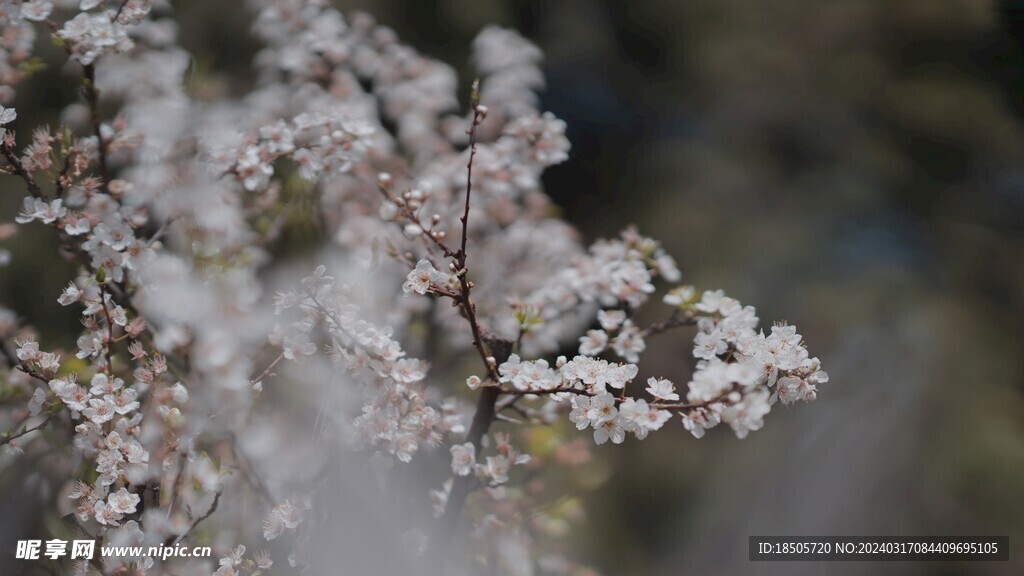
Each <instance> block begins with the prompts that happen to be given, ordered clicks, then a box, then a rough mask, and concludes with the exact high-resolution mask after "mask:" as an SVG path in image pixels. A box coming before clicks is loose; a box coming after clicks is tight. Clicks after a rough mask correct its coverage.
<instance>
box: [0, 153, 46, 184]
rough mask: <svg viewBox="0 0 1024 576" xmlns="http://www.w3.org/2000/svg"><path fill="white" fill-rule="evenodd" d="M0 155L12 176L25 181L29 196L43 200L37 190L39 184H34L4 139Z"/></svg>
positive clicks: (34, 181)
mask: <svg viewBox="0 0 1024 576" xmlns="http://www.w3.org/2000/svg"><path fill="white" fill-rule="evenodd" d="M0 153H3V155H4V158H6V159H7V163H8V164H9V165H10V167H11V170H12V171H13V172H14V174H15V175H17V176H18V177H20V178H21V179H22V180H24V181H25V185H26V186H28V191H29V194H31V195H32V196H33V197H35V198H43V191H42V189H41V188H39V184H37V183H36V180H35V178H33V177H32V175H31V174H29V173H28V170H26V169H25V166H24V165H23V164H22V163H21V160H20V159H19V158H18V155H17V154H15V153H14V149H13V148H12V146H11V145H10V144H8V142H7V140H6V139H4V140H3V141H2V142H0Z"/></svg>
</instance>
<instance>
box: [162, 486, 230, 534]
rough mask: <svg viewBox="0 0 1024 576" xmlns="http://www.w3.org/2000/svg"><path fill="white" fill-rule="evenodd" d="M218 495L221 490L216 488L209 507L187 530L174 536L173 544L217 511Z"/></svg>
mask: <svg viewBox="0 0 1024 576" xmlns="http://www.w3.org/2000/svg"><path fill="white" fill-rule="evenodd" d="M220 495H221V490H218V491H217V492H215V493H214V494H213V503H212V504H210V507H209V508H208V509H207V510H206V512H205V513H204V514H203V515H202V516H200V517H199V518H197V519H196V521H195V522H193V523H192V525H191V526H189V528H188V530H186V531H185V533H184V534H182V535H180V536H178V537H177V538H175V540H174V542H173V543H174V544H177V543H178V542H181V541H182V540H184V539H185V537H186V536H188V535H189V534H191V533H192V531H193V530H195V529H196V526H198V525H199V523H200V522H202V521H203V520H206V519H207V518H209V517H210V516H212V515H213V513H214V512H216V511H217V505H218V504H220Z"/></svg>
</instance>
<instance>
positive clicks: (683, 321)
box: [640, 310, 697, 338]
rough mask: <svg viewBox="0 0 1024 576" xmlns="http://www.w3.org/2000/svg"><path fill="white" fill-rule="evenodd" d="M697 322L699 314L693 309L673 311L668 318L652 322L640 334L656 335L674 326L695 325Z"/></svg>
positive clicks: (642, 335) (644, 336) (644, 335)
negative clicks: (681, 311)
mask: <svg viewBox="0 0 1024 576" xmlns="http://www.w3.org/2000/svg"><path fill="white" fill-rule="evenodd" d="M696 323H697V316H696V315H695V314H694V313H693V312H692V311H687V312H685V313H680V312H679V311H678V310H677V311H676V312H673V313H672V315H671V316H669V317H668V318H666V319H664V320H662V321H660V322H655V323H654V324H651V325H650V326H648V327H647V328H645V329H644V330H643V331H642V332H640V336H641V337H643V338H647V337H648V336H654V335H655V334H660V333H662V332H665V331H667V330H671V329H673V328H678V327H680V326H693V325H695V324H696Z"/></svg>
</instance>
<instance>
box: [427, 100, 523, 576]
mask: <svg viewBox="0 0 1024 576" xmlns="http://www.w3.org/2000/svg"><path fill="white" fill-rule="evenodd" d="M470 106H471V107H472V110H473V123H472V125H471V126H470V127H469V129H468V131H467V133H468V134H469V160H468V162H467V163H466V203H465V209H464V211H463V214H462V218H461V220H462V241H461V244H460V247H459V251H458V252H456V253H455V260H456V262H455V265H456V266H455V267H456V271H455V273H456V276H457V278H458V280H459V298H458V300H457V302H458V304H459V306H460V308H461V309H462V315H463V316H464V317H465V318H466V321H467V322H469V328H470V331H471V332H472V335H473V346H474V348H476V351H477V354H479V355H480V359H481V360H482V361H483V363H484V367H485V369H486V370H487V376H488V378H489V379H490V380H491V381H492V382H494V383H495V384H497V383H498V382H499V379H500V378H499V375H498V365H499V364H501V363H502V362H505V361H506V360H508V357H509V356H510V355H511V354H512V346H513V343H512V342H510V341H508V340H504V339H501V338H496V337H491V338H487V339H486V342H485V336H484V330H483V329H482V328H481V327H480V322H479V320H478V319H477V316H476V306H475V305H474V304H473V300H472V297H471V293H472V290H473V284H472V282H470V281H469V279H468V274H469V269H468V268H467V266H466V260H467V256H466V245H467V242H468V237H469V206H470V199H471V196H472V190H473V158H474V156H475V154H476V129H477V126H479V125H480V122H481V121H482V120H483V114H484V112H485V111H484V110H483V108H482V107H481V106H480V82H479V81H475V82H473V91H472V94H471V95H470ZM488 348H490V350H488ZM500 395H501V390H500V388H498V387H497V386H487V387H484V388H483V389H482V390H481V392H480V397H479V398H478V399H477V404H476V412H475V413H474V414H473V421H472V423H471V424H470V426H469V433H468V434H467V435H466V440H467V441H468V442H470V443H472V444H473V446H474V447H475V448H476V451H477V453H478V454H479V453H480V448H481V444H482V440H483V437H484V434H486V433H487V430H488V429H489V428H490V426H491V423H492V422H494V419H495V416H496V414H497V409H496V404H497V402H498V397H499V396H500ZM473 481H474V478H472V477H471V476H456V477H454V479H453V480H452V490H451V493H450V494H449V496H448V503H447V506H445V511H444V514H443V515H442V517H441V520H440V534H439V537H438V540H437V543H436V545H435V546H434V550H433V554H434V556H435V562H436V563H437V565H438V566H440V567H443V566H444V563H445V560H446V558H447V556H448V550H449V549H450V548H451V543H452V540H453V539H454V537H455V533H456V531H458V527H459V520H460V519H461V517H462V507H463V505H464V504H465V502H466V498H467V497H468V496H469V493H470V492H471V491H472V489H473Z"/></svg>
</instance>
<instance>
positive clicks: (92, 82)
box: [83, 64, 110, 192]
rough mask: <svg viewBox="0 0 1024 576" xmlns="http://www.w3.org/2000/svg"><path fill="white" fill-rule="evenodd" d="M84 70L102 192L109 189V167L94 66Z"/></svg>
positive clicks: (86, 97)
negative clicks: (101, 180)
mask: <svg viewBox="0 0 1024 576" xmlns="http://www.w3.org/2000/svg"><path fill="white" fill-rule="evenodd" d="M83 68H84V70H85V80H86V81H85V85H84V93H85V99H86V101H88V102H89V117H90V121H91V122H92V129H93V132H95V134H96V151H97V155H98V157H99V164H100V177H101V178H102V179H103V186H102V190H103V191H104V192H106V191H108V190H109V189H110V167H109V166H108V164H107V146H106V144H104V142H103V129H102V127H103V121H102V118H101V117H100V91H99V90H98V89H97V88H96V66H95V65H94V64H87V65H85V66H84V67H83Z"/></svg>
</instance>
